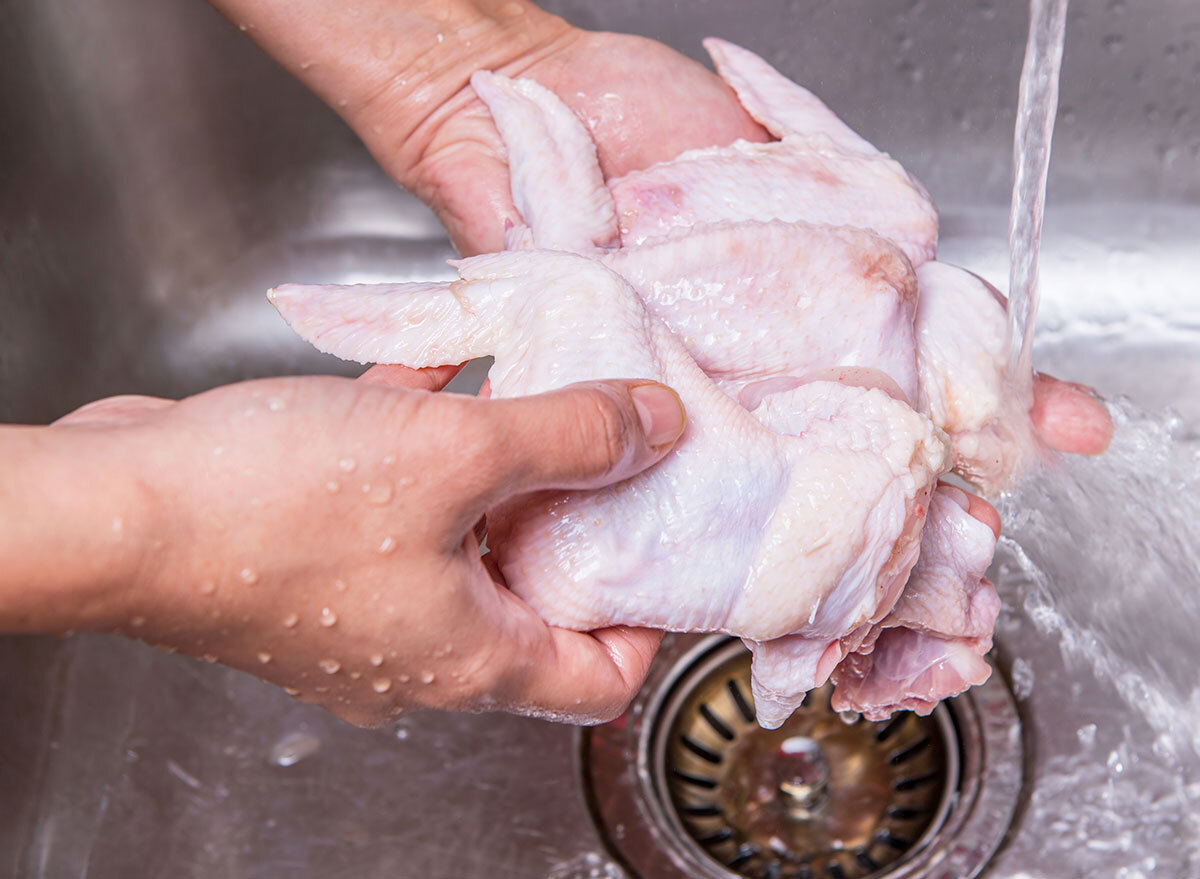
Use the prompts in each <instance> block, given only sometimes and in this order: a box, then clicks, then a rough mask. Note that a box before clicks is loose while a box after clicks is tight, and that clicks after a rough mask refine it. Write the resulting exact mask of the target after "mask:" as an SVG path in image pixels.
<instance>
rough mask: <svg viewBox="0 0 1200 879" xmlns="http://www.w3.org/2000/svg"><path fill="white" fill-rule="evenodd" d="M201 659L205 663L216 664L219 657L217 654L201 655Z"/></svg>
mask: <svg viewBox="0 0 1200 879" xmlns="http://www.w3.org/2000/svg"><path fill="white" fill-rule="evenodd" d="M200 658H201V659H203V660H204V661H205V662H216V661H217V655H216V654H215V653H201V654H200Z"/></svg>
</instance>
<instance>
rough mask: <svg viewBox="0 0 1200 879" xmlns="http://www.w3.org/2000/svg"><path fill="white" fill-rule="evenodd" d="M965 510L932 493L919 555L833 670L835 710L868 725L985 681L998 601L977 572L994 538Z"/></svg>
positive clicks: (960, 498) (952, 493) (927, 707)
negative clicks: (889, 602)
mask: <svg viewBox="0 0 1200 879" xmlns="http://www.w3.org/2000/svg"><path fill="white" fill-rule="evenodd" d="M967 503H968V502H967V495H966V493H965V492H964V491H962V490H961V489H959V488H955V487H954V486H951V485H941V486H939V487H938V489H937V491H936V492H935V493H934V496H933V500H932V502H931V503H930V506H929V519H928V521H927V522H926V523H925V529H924V531H923V532H922V534H921V555H920V557H919V558H918V559H917V564H916V566H915V567H914V568H913V571H912V575H911V576H910V577H909V578H908V583H907V584H905V587H904V591H903V592H902V593H901V594H900V598H899V599H898V600H897V601H896V605H895V607H893V608H892V611H891V613H889V614H888V615H887V616H886V617H885V618H884V619H883V621H882V622H880V623H878V624H877V625H876V626H875V627H874V630H873V631H872V632H870V633H868V635H867V637H866V638H865V639H864V644H863V645H862V646H860V648H859V649H858V651H856V652H855V653H852V654H850V655H849V656H847V657H846V658H845V660H844V661H842V662H841V663H839V664H838V666H837V668H836V669H834V671H833V680H834V684H835V686H834V692H833V707H834V708H835V709H836V710H838V711H847V710H854V711H861V712H862V713H863V714H864V715H866V717H868V718H869V719H871V720H882V719H883V718H885V717H887V716H888V715H889V714H891V713H892V712H893V711H895V710H897V709H900V708H907V709H913V710H917V711H920V712H921V713H923V714H927V713H928V712H929V711H931V710H932V709H933V706H934V705H935V704H936V703H937V702H938V701H940V700H941V699H944V698H945V697H946V696H947V694H955V693H961V692H962V691H963V690H965V689H967V688H968V687H970V686H973V685H975V684H981V683H983V682H984V681H986V680H987V679H988V675H989V674H990V671H991V670H990V669H989V668H988V665H987V663H986V662H984V660H983V655H984V654H985V653H987V651H988V650H990V649H991V647H992V629H993V627H994V626H995V623H996V615H997V614H998V613H999V611H1000V599H999V597H998V596H997V595H996V589H995V587H994V586H992V584H991V583H990V582H989V581H988V580H987V578H986V577H985V576H984V572H985V571H986V570H987V568H988V565H990V564H991V562H992V552H993V550H994V549H995V545H996V539H995V535H994V534H992V530H991V528H989V527H988V526H987V525H985V524H984V523H982V522H980V521H979V520H978V519H976V518H974V517H973V516H971V515H970V514H969V513H968V512H967Z"/></svg>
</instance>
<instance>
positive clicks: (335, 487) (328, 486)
mask: <svg viewBox="0 0 1200 879" xmlns="http://www.w3.org/2000/svg"><path fill="white" fill-rule="evenodd" d="M341 488H342V486H341V483H339V482H336V481H335V480H333V479H331V480H329V481H328V482H326V483H325V490H326V491H327V492H329V493H330V494H337V493H338V492H339V491H340V490H341Z"/></svg>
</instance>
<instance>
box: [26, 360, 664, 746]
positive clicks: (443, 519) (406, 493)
mask: <svg viewBox="0 0 1200 879" xmlns="http://www.w3.org/2000/svg"><path fill="white" fill-rule="evenodd" d="M682 429H683V410H682V407H681V405H680V404H679V401H678V397H676V396H675V394H674V393H673V392H672V391H669V390H667V389H665V388H663V387H662V386H661V385H656V384H653V383H648V382H630V381H608V382H598V383H588V384H583V385H574V386H571V387H568V388H564V389H561V390H558V391H554V392H551V393H548V394H542V395H538V396H533V397H525V398H516V399H509V400H480V399H475V398H471V397H467V396H462V395H456V394H429V393H422V392H413V391H407V390H398V389H396V388H391V387H384V386H380V385H375V384H371V383H368V382H361V381H360V382H351V381H348V380H345V379H336V378H287V379H267V380H261V381H254V382H246V383H243V384H238V385H231V386H227V387H223V388H218V389H216V390H213V391H209V392H207V393H204V394H200V395H198V396H196V397H191V398H189V399H186V400H183V401H181V402H178V403H175V402H172V401H165V400H155V399H148V398H114V399H111V400H106V401H100V402H99V403H97V404H92V405H91V406H88V407H84V409H82V410H79V411H78V412H76V413H73V414H72V415H70V416H67V418H65V419H63V420H62V421H61V422H59V424H58V425H57V426H55V427H52V428H49V430H50V431H56V432H58V434H59V435H63V436H66V437H67V438H68V439H71V440H74V441H78V440H79V439H80V438H81V437H84V438H86V440H87V441H88V442H89V443H90V446H89V447H90V448H92V449H95V450H99V449H105V450H107V451H106V452H105V453H104V454H103V460H102V461H98V460H92V461H91V462H90V464H91V466H96V467H103V468H105V469H106V470H107V471H108V472H121V474H122V481H132V482H137V483H138V484H140V485H141V486H142V490H141V496H140V497H138V498H137V499H136V501H135V502H132V503H125V504H123V505H121V506H120V507H116V508H114V507H110V506H108V504H109V501H110V499H109V498H97V499H94V506H95V507H96V508H97V510H96V513H95V516H94V518H97V521H103V522H105V523H107V521H108V520H109V518H111V519H112V521H113V522H114V523H119V526H118V525H117V524H114V525H113V530H112V531H109V530H108V529H107V528H105V529H97V530H100V531H104V532H106V536H107V537H110V538H111V540H110V541H109V542H111V541H112V540H117V541H119V542H120V543H121V544H122V545H123V547H124V549H123V551H122V552H121V554H120V557H119V562H116V561H113V559H112V557H111V555H110V557H109V562H108V564H109V566H110V567H112V568H113V569H114V570H116V571H117V572H119V573H120V576H119V577H117V576H114V578H113V583H114V584H115V585H114V586H112V587H111V588H108V589H107V590H104V591H103V592H100V593H96V592H95V590H93V593H92V594H90V595H89V596H88V597H87V598H86V600H79V601H77V602H75V605H76V606H77V607H80V608H87V610H86V614H85V617H86V618H85V619H78V618H75V617H71V616H67V617H62V616H61V615H62V614H64V613H67V610H66V609H64V607H63V606H61V605H59V606H57V607H56V608H55V609H53V610H52V611H51V610H48V611H47V612H51V613H55V614H58V615H59V616H58V618H57V621H56V622H54V623H52V624H51V625H52V627H54V626H57V627H59V628H75V629H85V628H90V629H99V630H107V631H118V632H122V633H124V634H127V635H130V636H134V637H138V638H142V639H145V640H147V641H149V642H151V643H154V644H158V645H160V646H166V647H168V648H170V649H178V650H180V651H183V652H186V653H190V654H192V655H195V656H200V657H202V658H208V659H211V660H213V661H220V662H222V663H224V664H226V665H230V666H233V667H235V668H240V669H243V670H245V671H249V672H251V673H253V674H255V675H258V676H259V677H262V678H265V679H266V680H269V681H272V682H274V683H276V684H279V685H281V686H283V687H285V688H287V689H288V690H289V692H291V693H293V695H295V696H297V698H300V699H303V700H305V701H312V702H316V703H318V704H321V705H323V706H324V707H326V708H328V709H329V710H331V711H333V712H334V713H335V714H337V715H339V716H340V717H342V718H344V719H346V720H349V721H351V722H353V723H356V724H360V725H374V724H378V723H381V722H383V721H385V720H386V719H387V718H388V717H390V716H391V715H393V714H396V713H399V712H400V711H401V710H403V709H406V708H417V707H420V708H453V709H468V710H486V709H497V710H509V711H518V712H524V713H530V714H538V715H542V716H547V717H553V718H556V719H570V720H576V721H593V722H596V721H601V720H606V719H609V718H611V717H614V716H616V714H618V713H619V712H620V711H621V710H622V709H623V707H624V705H625V704H626V702H627V701H628V700H629V699H630V698H631V697H632V696H633V694H634V693H635V692H636V690H637V687H638V686H639V684H640V683H641V680H642V677H643V676H644V674H645V672H646V669H647V667H648V664H649V662H650V660H651V658H652V657H653V654H654V652H655V650H656V648H657V645H658V641H659V638H660V637H661V633H656V632H649V631H644V630H636V629H630V628H625V627H618V628H610V629H605V630H601V631H597V632H593V633H590V634H584V633H579V632H571V631H566V630H562V629H555V628H552V627H549V626H547V625H546V624H545V623H544V622H542V621H541V619H540V618H539V617H538V616H537V615H536V614H535V613H534V612H533V611H532V610H531V609H530V608H529V607H528V606H527V605H525V604H524V603H523V602H522V601H521V600H520V599H519V598H517V597H516V596H514V595H513V594H512V593H511V592H509V591H508V589H506V588H505V587H504V585H503V583H502V582H501V581H500V575H499V573H498V572H497V571H496V569H495V567H494V565H492V564H490V560H489V557H488V556H487V555H484V556H482V557H481V555H480V549H479V541H478V538H477V536H476V527H477V525H478V523H479V522H480V519H481V517H482V516H483V513H484V511H485V510H486V509H488V508H489V507H490V506H492V505H493V504H495V503H496V502H498V501H500V500H503V499H507V498H511V497H513V496H516V495H521V494H526V493H530V492H536V491H540V490H545V489H554V488H594V487H599V486H601V485H606V484H610V483H613V482H617V481H620V480H622V479H624V478H627V477H629V476H632V475H633V474H635V473H637V472H639V471H641V470H643V469H645V468H646V467H649V466H651V465H652V464H654V463H655V462H656V461H658V460H659V459H660V458H662V456H663V455H665V454H666V452H667V451H668V450H669V449H670V447H671V446H672V444H673V443H674V441H675V439H676V438H677V437H678V435H679V434H680V432H681V431H682ZM97 455H99V452H97Z"/></svg>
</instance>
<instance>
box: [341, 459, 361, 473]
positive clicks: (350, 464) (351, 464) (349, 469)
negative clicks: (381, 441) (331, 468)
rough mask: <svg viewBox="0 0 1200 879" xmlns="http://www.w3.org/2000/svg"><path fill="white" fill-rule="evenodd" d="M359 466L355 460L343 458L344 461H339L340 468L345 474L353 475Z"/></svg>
mask: <svg viewBox="0 0 1200 879" xmlns="http://www.w3.org/2000/svg"><path fill="white" fill-rule="evenodd" d="M357 466H358V462H357V461H355V460H354V459H353V458H342V460H340V461H338V467H339V468H341V470H342V472H343V473H353V472H354V468H355V467H357Z"/></svg>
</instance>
